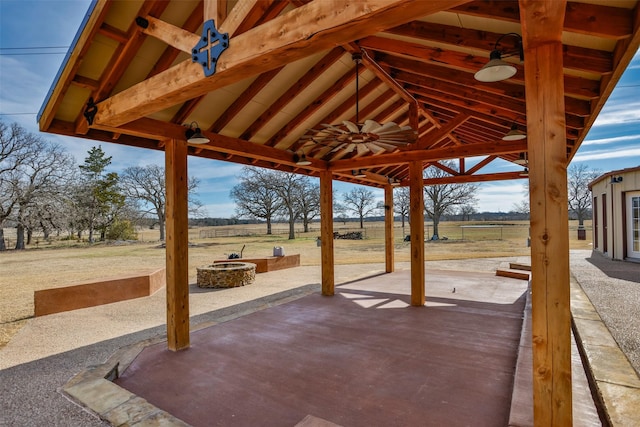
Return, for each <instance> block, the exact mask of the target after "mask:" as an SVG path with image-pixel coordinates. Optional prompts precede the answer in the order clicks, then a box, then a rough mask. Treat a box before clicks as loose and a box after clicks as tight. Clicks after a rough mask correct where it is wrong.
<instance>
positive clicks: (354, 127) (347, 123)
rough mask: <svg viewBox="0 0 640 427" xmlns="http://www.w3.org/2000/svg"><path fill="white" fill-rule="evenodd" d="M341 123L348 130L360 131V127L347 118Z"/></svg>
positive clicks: (352, 131)
mask: <svg viewBox="0 0 640 427" xmlns="http://www.w3.org/2000/svg"><path fill="white" fill-rule="evenodd" d="M342 124H343V125H345V126H346V128H347V129H349V132H351V133H360V129H359V128H358V125H357V124H355V123H353V122H350V121H349V120H344V121H343V122H342Z"/></svg>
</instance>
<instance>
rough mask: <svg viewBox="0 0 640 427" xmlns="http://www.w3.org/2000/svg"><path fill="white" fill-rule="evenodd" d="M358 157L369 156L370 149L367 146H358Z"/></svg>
mask: <svg viewBox="0 0 640 427" xmlns="http://www.w3.org/2000/svg"><path fill="white" fill-rule="evenodd" d="M356 148H357V151H358V155H359V156H361V155H363V154H367V153H368V152H369V148H367V146H366V145H365V144H357V145H356Z"/></svg>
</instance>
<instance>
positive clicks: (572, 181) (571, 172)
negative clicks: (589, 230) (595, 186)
mask: <svg viewBox="0 0 640 427" xmlns="http://www.w3.org/2000/svg"><path fill="white" fill-rule="evenodd" d="M598 175H600V172H599V171H598V170H596V169H590V168H589V167H588V166H587V165H586V164H585V163H579V164H572V165H571V166H569V168H568V169H567V186H568V192H569V210H570V211H571V212H573V213H574V215H575V216H576V217H577V218H578V228H584V220H585V219H587V218H588V217H589V214H590V212H591V192H590V191H589V183H590V182H591V181H593V180H594V179H596V178H597V177H598Z"/></svg>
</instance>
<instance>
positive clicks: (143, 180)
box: [120, 165, 201, 241]
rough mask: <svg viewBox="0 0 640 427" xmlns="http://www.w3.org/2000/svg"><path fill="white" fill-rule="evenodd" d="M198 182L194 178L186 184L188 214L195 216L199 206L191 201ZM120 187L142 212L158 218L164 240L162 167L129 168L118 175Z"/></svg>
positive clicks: (163, 178)
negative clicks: (138, 205) (137, 204)
mask: <svg viewBox="0 0 640 427" xmlns="http://www.w3.org/2000/svg"><path fill="white" fill-rule="evenodd" d="M198 184H199V181H198V179H197V178H195V177H190V178H189V180H188V182H187V189H188V192H189V213H190V214H191V215H195V214H197V211H198V210H199V209H200V207H201V204H200V202H199V201H197V200H194V199H193V195H194V193H195V190H196V188H197V187H198ZM120 185H121V187H122V189H123V191H124V193H125V194H126V195H127V197H129V198H130V199H133V200H135V201H136V202H137V203H140V204H141V208H142V210H143V212H145V213H148V214H149V213H150V214H153V215H154V216H155V217H156V218H158V228H159V229H160V240H162V241H164V239H165V221H166V218H167V216H166V211H165V208H166V205H167V191H166V184H165V170H164V167H162V166H158V165H148V166H131V167H128V168H126V169H125V170H124V171H122V174H121V175H120Z"/></svg>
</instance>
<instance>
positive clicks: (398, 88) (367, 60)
mask: <svg viewBox="0 0 640 427" xmlns="http://www.w3.org/2000/svg"><path fill="white" fill-rule="evenodd" d="M362 61H363V63H364V65H365V66H366V67H367V68H368V69H369V70H371V71H372V72H373V74H375V76H376V77H378V78H379V79H380V80H382V81H383V82H384V83H385V84H386V85H387V86H389V87H390V88H391V90H393V91H394V92H395V93H396V94H398V96H400V98H402V99H404V101H405V102H406V103H407V104H409V126H411V127H412V128H413V129H415V130H416V131H417V130H418V129H419V127H420V125H419V119H418V114H419V113H420V112H421V113H422V114H424V115H425V116H426V117H429V113H427V112H426V111H423V110H422V109H421V108H420V106H419V105H418V101H416V99H415V98H414V97H413V96H412V95H411V94H410V93H409V92H407V90H406V89H405V88H404V87H402V85H400V84H399V83H398V82H397V81H395V80H394V79H393V78H392V77H391V76H390V75H389V74H387V72H386V71H384V70H383V69H382V67H381V66H380V65H378V63H377V62H375V61H374V60H373V58H371V57H370V56H369V54H368V53H367V51H366V50H364V49H363V50H362ZM429 118H431V117H429Z"/></svg>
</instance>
